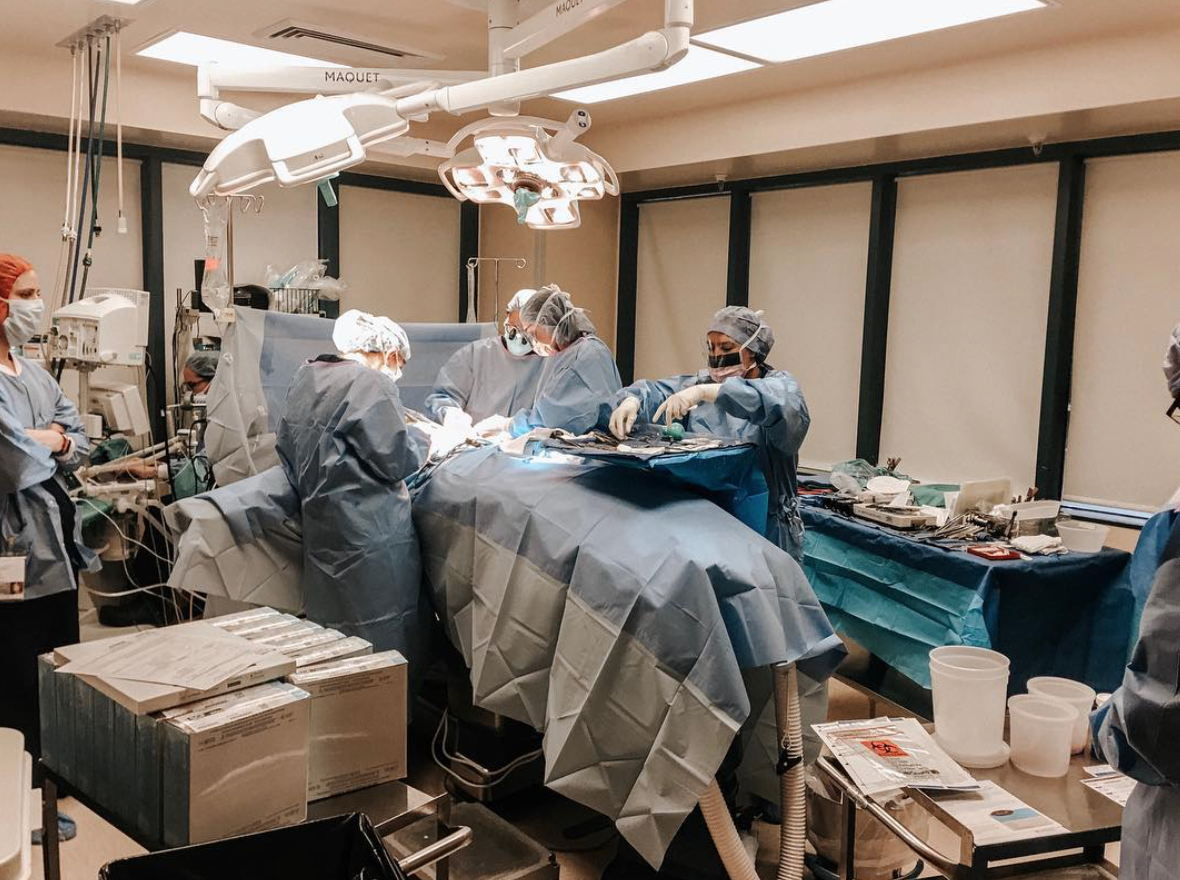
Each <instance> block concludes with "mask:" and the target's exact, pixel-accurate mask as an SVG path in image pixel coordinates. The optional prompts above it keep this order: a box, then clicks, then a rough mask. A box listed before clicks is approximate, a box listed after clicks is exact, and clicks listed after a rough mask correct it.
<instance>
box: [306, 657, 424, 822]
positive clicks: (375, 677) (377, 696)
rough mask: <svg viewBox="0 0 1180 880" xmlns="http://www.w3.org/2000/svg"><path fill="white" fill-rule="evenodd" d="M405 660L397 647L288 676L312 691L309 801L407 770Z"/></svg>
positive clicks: (401, 776)
mask: <svg viewBox="0 0 1180 880" xmlns="http://www.w3.org/2000/svg"><path fill="white" fill-rule="evenodd" d="M407 670H408V666H407V665H406V660H405V658H404V657H402V655H401V654H399V653H398V652H397V651H385V652H383V653H381V654H373V655H371V656H367V657H356V658H352V659H349V660H337V661H334V662H331V663H325V664H321V665H318V666H315V667H312V668H310V669H308V670H306V671H303V672H297V673H295V674H294V675H292V676H289V677H288V679H287V680H288V681H289V682H290V683H291V684H293V685H295V686H296V687H298V688H300V689H301V690H304V691H306V692H307V693H308V694H309V695H310V696H311V758H310V765H309V774H308V780H307V798H308V800H318V799H319V798H325V797H332V796H333V795H338V794H343V793H344V792H347V791H355V790H357V789H359V788H367V787H368V786H370V785H378V784H380V783H382V782H390V781H392V780H394V779H401V778H403V777H404V776H405V775H406V689H407V678H408V675H407Z"/></svg>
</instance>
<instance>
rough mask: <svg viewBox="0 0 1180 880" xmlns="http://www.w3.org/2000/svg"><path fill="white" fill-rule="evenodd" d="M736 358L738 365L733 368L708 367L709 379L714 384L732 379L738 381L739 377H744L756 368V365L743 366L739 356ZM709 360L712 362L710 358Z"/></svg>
mask: <svg viewBox="0 0 1180 880" xmlns="http://www.w3.org/2000/svg"><path fill="white" fill-rule="evenodd" d="M737 358H738V363H737V364H735V365H733V366H729V367H714V366H710V367H709V378H710V379H712V380H713V381H714V382H724V381H725V380H726V379H732V378H734V377H737V378H739V379H740V378H741V377H743V376H745V375H746V373H748V372H750V370H752V369H754V367H756V366H757V364H750V366H748V367H747V366H744V365H743V364H742V363H741V355H740V354H739V355H737ZM710 360H712V358H710Z"/></svg>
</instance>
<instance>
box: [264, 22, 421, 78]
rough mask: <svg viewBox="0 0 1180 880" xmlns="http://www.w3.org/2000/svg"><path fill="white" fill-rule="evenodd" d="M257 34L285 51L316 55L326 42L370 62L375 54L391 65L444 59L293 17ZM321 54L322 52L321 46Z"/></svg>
mask: <svg viewBox="0 0 1180 880" xmlns="http://www.w3.org/2000/svg"><path fill="white" fill-rule="evenodd" d="M255 36H257V37H261V38H262V39H264V40H266V41H267V43H268V44H269V48H273V49H279V50H281V51H284V52H292V53H295V54H303V55H314V54H315V53H316V51H317V50H316V48H314V47H319V46H325V45H327V46H335V47H338V50H339V49H343V50H345V51H344V52H343V53H341V52H339V51H337V53H336V54H342V55H345V56H354V55H355V54H356V53H357V52H363V53H365V54H366V55H368V56H369V58H368V59H367V60H368V61H370V62H372V61H375V60H376V59H374V58H372V55H377V56H380V57H382V58H384V59H385V60H386V62H387V63H390V62H391V63H392V66H400V65H403V64H405V65H411V64H417V63H419V62H422V61H441V60H442V59H443V56H442V55H439V54H437V53H436V52H427V51H426V50H424V49H416V48H413V47H411V46H402V45H399V44H397V43H375V42H373V41H372V40H367V39H365V38H363V37H358V36H356V35H355V34H349V33H345V32H344V31H338V30H328V29H327V28H325V27H322V26H320V25H314V24H308V23H307V22H302V21H294V20H292V19H286V20H284V21H280V22H278V23H277V24H273V25H271V26H270V27H265V28H262V29H261V30H259V31H256V32H255ZM349 50H351V51H349ZM321 54H323V52H322V50H321ZM343 60H353V61H364V60H366V59H364V58H351V57H350V58H345V59H343Z"/></svg>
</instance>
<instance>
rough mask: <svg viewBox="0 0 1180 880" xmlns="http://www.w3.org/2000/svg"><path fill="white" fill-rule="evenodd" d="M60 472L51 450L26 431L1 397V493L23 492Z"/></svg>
mask: <svg viewBox="0 0 1180 880" xmlns="http://www.w3.org/2000/svg"><path fill="white" fill-rule="evenodd" d="M55 473H57V462H55V461H54V460H53V455H52V453H50V451H49V449H48V448H46V447H45V446H42V445H41V444H40V443H38V442H37V441H36V440H34V439H33V438H32V437H30V436H29V435H28V434H26V433H25V429H24V427H23V426H22V425H21V424H20V423H19V422H18V421H17V420H16V419H15V418H14V417H13V415H12V411H11V410H9V409H8V408H7V407H6V406H5V404H4V401H3V400H0V495H11V494H13V493H15V492H23V491H24V490H25V489H29V488H31V487H33V486H37V485H39V484H41V483H44V482H45V481H46V480H48V479H49V478H50V477H52V476H53V475H54V474H55Z"/></svg>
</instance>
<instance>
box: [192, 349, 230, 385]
mask: <svg viewBox="0 0 1180 880" xmlns="http://www.w3.org/2000/svg"><path fill="white" fill-rule="evenodd" d="M219 360H221V352H219V351H194V352H193V353H192V354H190V355H189V356H188V360H187V361H185V362H184V365H185V367H186V368H187V369H190V370H192V371H193V372H194V373H196V374H197V375H198V376H200V377H201V378H202V379H204V380H205V381H206V382H212V381H213V377H214V375H216V373H217V362H218V361H219Z"/></svg>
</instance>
